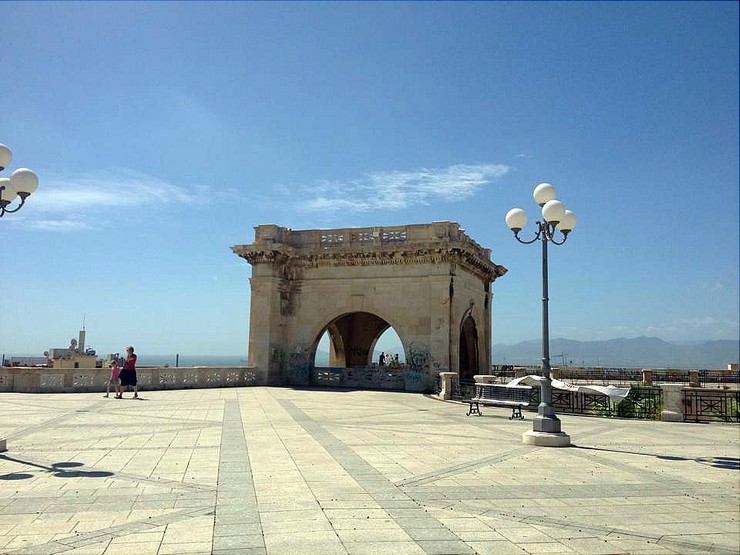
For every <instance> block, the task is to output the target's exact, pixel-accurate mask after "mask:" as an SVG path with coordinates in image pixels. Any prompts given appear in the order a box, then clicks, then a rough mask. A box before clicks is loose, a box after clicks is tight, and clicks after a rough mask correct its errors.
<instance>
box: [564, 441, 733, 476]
mask: <svg viewBox="0 0 740 555" xmlns="http://www.w3.org/2000/svg"><path fill="white" fill-rule="evenodd" d="M571 447H572V448H575V449H586V450H589V451H608V452H610V453H624V454H626V455H640V456H643V457H654V458H656V459H660V460H664V461H694V462H697V463H699V464H705V465H708V466H711V467H714V468H722V469H724V470H740V459H738V458H736V457H696V458H694V457H681V456H679V455H658V454H655V453H640V452H639V451H626V450H622V449H606V448H604V447H586V446H584V445H571Z"/></svg>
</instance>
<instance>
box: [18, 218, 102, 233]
mask: <svg viewBox="0 0 740 555" xmlns="http://www.w3.org/2000/svg"><path fill="white" fill-rule="evenodd" d="M29 226H30V227H31V228H32V229H38V230H41V231H53V232H64V231H81V230H85V229H93V226H91V225H90V224H88V223H86V222H83V221H79V220H34V221H31V222H29Z"/></svg>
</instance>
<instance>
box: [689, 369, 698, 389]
mask: <svg viewBox="0 0 740 555" xmlns="http://www.w3.org/2000/svg"><path fill="white" fill-rule="evenodd" d="M689 387H701V383H699V371H698V370H689Z"/></svg>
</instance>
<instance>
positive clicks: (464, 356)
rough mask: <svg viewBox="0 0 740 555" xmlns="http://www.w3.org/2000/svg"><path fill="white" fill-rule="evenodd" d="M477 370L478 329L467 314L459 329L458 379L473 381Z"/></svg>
mask: <svg viewBox="0 0 740 555" xmlns="http://www.w3.org/2000/svg"><path fill="white" fill-rule="evenodd" d="M476 374H480V372H479V371H478V330H477V328H476V326H475V320H473V317H472V316H470V315H469V314H468V315H467V316H466V317H465V320H464V321H463V325H462V327H461V329H460V374H459V375H460V381H473V376H475V375H476Z"/></svg>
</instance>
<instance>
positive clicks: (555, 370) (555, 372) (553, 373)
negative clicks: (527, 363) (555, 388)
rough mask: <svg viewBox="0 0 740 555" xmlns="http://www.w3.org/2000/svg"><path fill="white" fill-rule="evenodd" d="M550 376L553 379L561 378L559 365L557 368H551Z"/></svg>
mask: <svg viewBox="0 0 740 555" xmlns="http://www.w3.org/2000/svg"><path fill="white" fill-rule="evenodd" d="M550 378H551V379H553V380H559V379H560V368H558V367H557V366H556V367H555V368H550Z"/></svg>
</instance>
